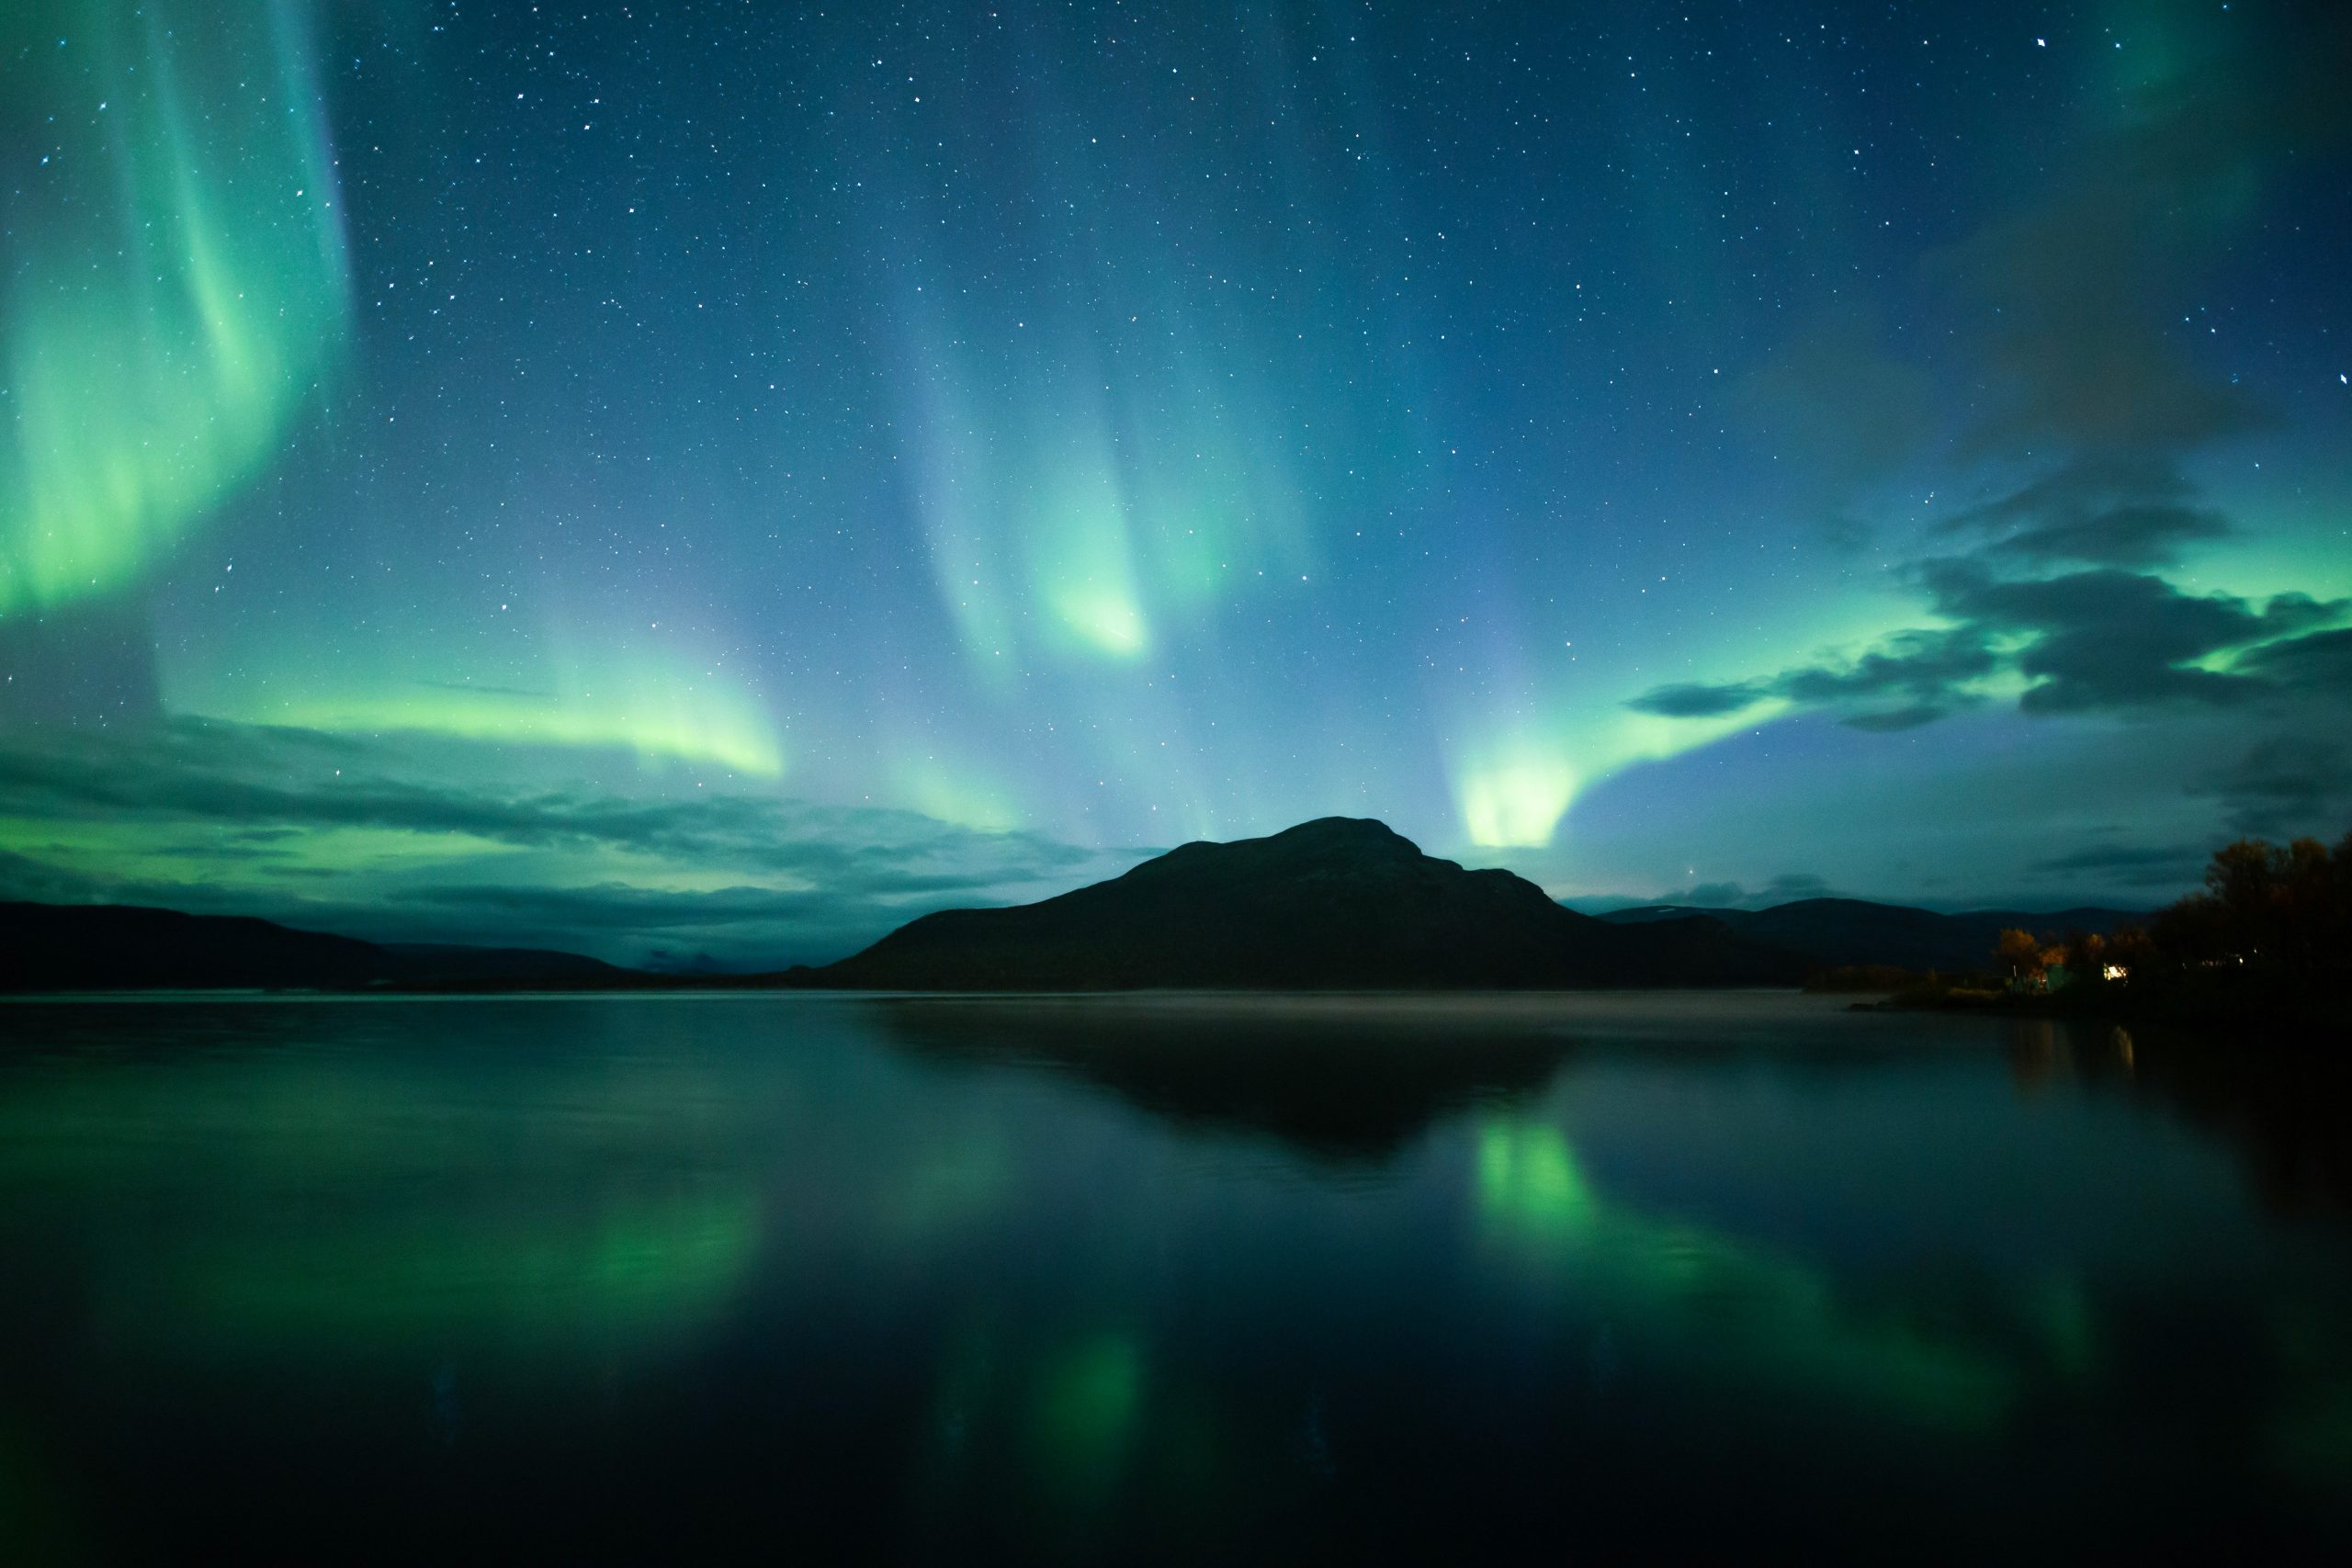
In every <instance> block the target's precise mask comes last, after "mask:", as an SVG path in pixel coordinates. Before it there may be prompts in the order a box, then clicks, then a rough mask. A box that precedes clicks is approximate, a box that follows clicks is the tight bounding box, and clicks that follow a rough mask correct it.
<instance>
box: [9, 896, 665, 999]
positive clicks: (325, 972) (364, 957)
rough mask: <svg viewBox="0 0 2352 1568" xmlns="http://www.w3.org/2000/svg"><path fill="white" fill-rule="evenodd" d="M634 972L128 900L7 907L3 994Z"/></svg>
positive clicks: (543, 980) (599, 981) (553, 979)
mask: <svg viewBox="0 0 2352 1568" xmlns="http://www.w3.org/2000/svg"><path fill="white" fill-rule="evenodd" d="M632 977H633V976H631V973H630V971H628V970H626V969H616V968H615V967H614V966H613V965H611V964H603V963H599V962H598V961H597V960H595V959H594V958H583V957H582V956H580V955H579V954H578V953H546V952H540V951H538V950H537V949H532V948H512V947H451V946H431V945H421V944H420V945H405V944H403V945H387V944H380V943H377V942H361V941H358V940H357V939H356V938H353V937H347V936H328V935H326V934H324V933H322V932H320V931H297V930H295V929H294V928H292V927H290V926H281V925H278V924H277V923H276V922H274V921H270V920H262V919H253V918H252V917H250V916H243V915H184V914H181V913H179V912H178V911H176V910H174V909H149V908H138V907H136V906H131V905H121V904H87V905H85V904H6V903H0V991H18V992H21V991H128V990H209V989H243V988H255V987H259V988H266V989H267V988H292V989H304V990H337V991H344V990H361V989H366V988H369V987H387V986H398V987H416V988H432V987H459V986H467V987H550V986H611V985H615V984H618V983H621V982H624V981H627V980H629V979H631V978H632Z"/></svg>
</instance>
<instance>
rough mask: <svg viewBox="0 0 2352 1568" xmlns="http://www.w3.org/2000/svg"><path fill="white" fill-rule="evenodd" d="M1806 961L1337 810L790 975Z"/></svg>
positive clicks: (1752, 975) (938, 978)
mask: <svg viewBox="0 0 2352 1568" xmlns="http://www.w3.org/2000/svg"><path fill="white" fill-rule="evenodd" d="M1805 968H1806V964H1805V962H1804V960H1803V959H1802V958H1801V957H1799V956H1798V955H1796V954H1793V953H1789V952H1786V951H1783V950H1781V949H1779V948H1776V947H1774V946H1771V945H1770V944H1769V943H1765V942H1758V941H1757V940H1755V939H1754V938H1752V937H1749V936H1747V935H1746V934H1745V933H1742V932H1739V931H1734V930H1732V929H1731V928H1730V926H1729V925H1728V924H1727V923H1725V922H1722V921H1716V920H1711V919H1691V920H1679V919H1678V920H1669V921H1666V922H1663V923H1661V924H1659V925H1657V926H1644V925H1642V924H1640V923H1638V922H1635V923H1627V922H1611V921H1605V920H1599V919H1593V918H1591V917H1590V916H1587V915H1580V914H1577V912H1576V911H1574V910H1572V909H1568V908H1563V907H1562V906H1561V905H1559V904H1558V903H1556V902H1555V901H1554V900H1553V899H1552V898H1551V897H1550V896H1549V895H1547V894H1546V893H1544V890H1543V889H1542V888H1540V887H1538V886H1535V885H1534V884H1533V883H1532V882H1529V881H1527V880H1526V879H1525V878H1523V877H1520V876H1517V875H1514V874H1511V873H1510V872H1508V871H1468V870H1464V868H1463V867H1462V866H1460V865H1457V864H1456V863H1453V862H1452V861H1446V860H1438V859H1436V858H1434V857H1432V856H1430V855H1425V854H1423V853H1422V852H1420V850H1419V847H1418V846H1416V845H1415V844H1413V843H1412V842H1411V841H1410V840H1407V839H1405V838H1403V837H1401V836H1399V835H1398V834H1397V833H1396V832H1394V831H1392V830H1391V829H1389V828H1388V827H1387V826H1386V825H1385V824H1383V823H1380V822H1375V821H1371V820H1369V819H1363V818H1344V817H1327V818H1320V819H1318V820H1317V821H1312V822H1306V823H1302V824H1300V825H1299V826H1297V827H1295V828H1292V829H1287V830H1285V831H1283V832H1280V833H1275V834H1272V835H1271V836H1269V837H1266V838H1262V839H1243V840H1236V841H1234V842H1231V843H1205V842H1202V843H1191V844H1185V845H1183V846H1182V847H1180V848H1178V849H1174V850H1171V851H1170V852H1168V853H1166V854H1164V855H1160V856H1159V857H1157V858H1156V859H1152V860H1148V861H1146V862H1144V863H1142V864H1141V865H1138V866H1136V867H1135V868H1134V869H1133V870H1131V871H1129V872H1127V873H1126V874H1125V875H1122V876H1117V877H1114V878H1112V879H1111V880H1109V881H1107V882H1100V883H1096V884H1094V885H1093V886H1090V887H1081V888H1079V889H1077V890H1076V891H1074V892H1070V893H1065V894H1063V895H1061V896H1060V897H1055V898H1047V899H1045V900H1043V901H1042V902H1039V903H1035V904H1023V905H1016V906H1014V907H1012V908H998V909H948V910H943V911H941V912H939V913H937V914H932V915H925V916H923V917H922V919H917V920H913V921H910V923H908V924H907V925H904V926H901V927H899V929H898V930H897V931H893V932H891V933H890V934H889V935H888V936H886V937H884V938H883V939H882V940H881V941H880V942H876V943H875V944H874V945H873V946H871V947H869V948H867V949H865V951H864V952H863V953H856V954H854V956H852V957H849V958H845V959H842V961H841V962H839V963H837V964H827V965H825V966H824V967H822V968H819V969H798V970H795V971H792V972H791V974H790V976H788V980H787V983H790V984H796V985H806V986H823V987H848V988H856V989H877V990H932V991H942V990H980V991H987V990H999V991H1002V990H1038V991H1052V990H1132V989H1139V988H1148V987H1170V988H1182V987H1199V988H1206V987H1235V988H1245V989H1249V988H1263V989H1274V988H1297V989H1334V990H1337V989H1471V988H1495V989H1512V988H1537V987H1670V986H1785V985H1795V984H1797V983H1798V982H1799V981H1801V980H1802V979H1803V978H1804V970H1805Z"/></svg>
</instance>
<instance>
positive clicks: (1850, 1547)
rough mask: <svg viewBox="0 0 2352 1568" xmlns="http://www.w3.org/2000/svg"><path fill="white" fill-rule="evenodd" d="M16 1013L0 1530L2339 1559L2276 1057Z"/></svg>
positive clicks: (1247, 1015)
mask: <svg viewBox="0 0 2352 1568" xmlns="http://www.w3.org/2000/svg"><path fill="white" fill-rule="evenodd" d="M5 1017H6V1023H7V1024H8V1026H9V1028H8V1031H7V1035H6V1038H7V1040H8V1042H9V1043H8V1045H7V1046H6V1050H5V1052H0V1249H5V1256H6V1258H8V1259H9V1260H10V1264H11V1268H10V1280H11V1287H12V1288H11V1291H10V1292H8V1293H7V1295H6V1299H5V1300H4V1301H0V1552H8V1553H10V1554H12V1555H23V1554H25V1553H26V1552H28V1551H33V1550H35V1549H38V1550H39V1551H40V1552H41V1553H43V1554H45V1555H62V1556H67V1557H72V1556H76V1555H89V1556H103V1557H107V1558H120V1557H132V1558H138V1557H150V1556H169V1557H180V1556H187V1555H191V1554H194V1553H195V1552H197V1551H201V1550H204V1549H208V1548H225V1549H229V1550H235V1551H243V1552H244V1553H246V1554H248V1555H252V1554H262V1555H271V1554H286V1553H291V1552H303V1553H305V1554H311V1553H313V1552H316V1551H329V1552H332V1553H333V1554H334V1555H338V1556H343V1555H351V1554H353V1553H355V1552H356V1553H358V1554H361V1555H371V1554H379V1553H380V1554H382V1555H403V1554H411V1553H413V1552H416V1551H447V1550H451V1549H455V1550H458V1551H464V1552H468V1553H478V1552H483V1551H530V1552H532V1553H533V1554H535V1555H547V1554H555V1555H562V1556H605V1555H662V1556H676V1555H680V1554H692V1553H694V1552H696V1551H712V1550H718V1549H721V1548H727V1547H739V1548H740V1547H742V1546H746V1545H751V1544H758V1545H761V1546H762V1547H763V1548H764V1549H775V1550H781V1549H784V1548H787V1547H788V1548H792V1549H797V1550H803V1551H816V1552H820V1553H827V1554H842V1553H853V1552H854V1553H858V1554H874V1553H880V1554H887V1555H911V1556H915V1557H939V1558H952V1559H955V1560H958V1561H963V1560H968V1558H970V1557H971V1556H974V1555H989V1554H992V1553H1009V1554H1016V1555H1020V1556H1023V1557H1029V1558H1045V1559H1049V1560H1050V1559H1059V1560H1083V1559H1098V1560H1099V1559H1106V1558H1114V1557H1117V1558H1132V1557H1136V1556H1142V1557H1159V1558H1173V1557H1186V1556H1200V1555H1225V1556H1233V1555H1242V1556H1252V1557H1275V1556H1284V1555H1291V1556H1295V1555H1299V1554H1302V1553H1303V1554H1306V1555H1310V1556H1312V1555H1331V1556H1337V1557H1341V1558H1346V1559H1351V1560H1352V1559H1356V1558H1363V1557H1384V1556H1385V1557H1401V1556H1411V1555H1430V1554H1437V1555H1448V1556H1451V1555H1459V1554H1461V1553H1463V1552H1465V1551H1468V1552H1473V1553H1476V1552H1478V1551H1497V1550H1501V1549H1504V1548H1506V1547H1518V1546H1525V1545H1530V1544H1533V1545H1540V1546H1542V1547H1543V1548H1544V1550H1545V1551H1547V1552H1567V1553H1573V1552H1575V1551H1606V1552H1615V1553H1621V1554H1622V1553H1625V1552H1639V1553H1642V1554H1645V1555H1656V1554H1659V1553H1668V1552H1693V1551H1696V1552H1704V1553H1709V1554H1713V1555H1734V1554H1737V1555H1744V1556H1745V1555H1756V1554H1759V1553H1770V1552H1776V1551H1811V1552H1815V1553H1826V1554H1830V1555H1866V1554H1868V1555H1878V1554H1883V1553H1885V1552H1889V1551H1905V1554H1906V1555H1909V1556H1920V1555H1927V1556H1936V1555H1942V1554H1949V1555H1955V1556H1964V1555H1981V1554H1983V1553H1985V1552H1987V1551H1993V1550H1996V1548H1998V1549H2000V1550H2003V1551H2005V1552H2008V1553H2010V1554H2014V1553H2015V1551H2017V1549H2018V1543H2019V1542H2024V1543H2027V1551H2026V1554H2027V1555H2049V1556H2053V1557H2060V1556H2070V1555H2079V1554H2082V1553H2085V1552H2097V1553H2098V1554H2102V1555H2105V1554H2112V1553H2116V1552H2121V1551H2159V1550H2161V1551H2173V1552H2177V1551H2179V1550H2182V1549H2183V1548H2184V1547H2191V1548H2193V1547H2196V1546H2199V1545H2206V1546H2213V1545H2217V1544H2219V1543H2221V1542H2223V1541H2227V1542H2229V1543H2231V1544H2232V1547H2233V1550H2236V1551H2246V1550H2257V1551H2266V1552H2268V1553H2269V1554H2271V1555H2273V1556H2283V1557H2290V1558H2291V1557H2296V1556H2312V1557H2317V1556H2324V1555H2325V1554H2327V1553H2328V1552H2329V1551H2334V1550H2336V1549H2339V1548H2341V1547H2343V1546H2344V1545H2346V1543H2347V1542H2352V1489H2347V1485H2346V1475H2347V1472H2352V1330H2347V1328H2346V1325H2347V1324H2352V1239H2347V1234H2346V1227H2345V1226H2344V1225H2343V1224H2342V1223H2341V1222H2342V1219H2343V1217H2344V1215H2345V1213H2346V1210H2345V1209H2344V1207H2343V1200H2344V1195H2345V1187H2344V1184H2343V1182H2342V1180H2341V1178H2342V1174H2343V1172H2344V1170H2345V1169H2346V1166H2345V1163H2344V1161H2343V1158H2342V1155H2343V1150H2344V1141H2343V1129H2344V1126H2345V1120H2344V1116H2343V1110H2344V1106H2345V1103H2346V1102H2345V1100H2343V1099H2342V1098H2341V1097H2340V1093H2339V1091H2340V1089H2341V1088H2342V1085H2341V1083H2340V1081H2339V1080H2337V1079H2335V1077H2331V1076H2330V1075H2329V1074H2327V1073H2324V1072H2322V1071H2320V1070H2319V1069H2317V1068H2315V1067H2312V1066H2308V1065H2305V1066H2301V1067H2296V1066H2290V1065H2289V1064H2288V1059H2287V1058H2286V1057H2283V1056H2282V1055H2280V1054H2278V1053H2277V1052H2275V1051H2274V1052H2271V1053H2269V1054H2268V1055H2267V1056H2263V1057H2259V1058H2257V1057H2256V1055H2255V1054H2254V1053H2252V1052H2250V1051H2246V1050H2240V1051H2237V1052H2234V1053H2228V1054H2217V1053H2213V1052H2211V1051H2210V1050H2209V1051H2204V1052H2201V1053H2200V1052H2199V1051H2198V1050H2197V1049H2196V1048H2194V1047H2192V1046H2190V1045H2189V1044H2188V1043H2183V1042H2175V1041H2165V1040H2155V1039H2131V1038H2125V1037H2119V1036H2116V1035H2114V1034H2112V1033H2111V1032H2107V1031H2094V1030H2086V1029H2083V1028H2074V1027H2064V1026H2058V1025H2049V1026H2044V1025H2040V1024H2016V1023H1996V1022H1989V1021H1984V1020H1948V1019H1905V1018H1888V1017H1883V1016H1855V1015H1849V1014H1847V1013H1844V1012H1842V1011H1839V1010H1836V1009H1835V1008H1834V1007H1833V1006H1829V1005H1825V1004H1822V1003H1820V1002H1817V1001H1815V1000H1813V999H1810V998H1786V997H1746V998H1742V997H1707V998H1678V997H1650V998H1609V997H1577V998H1542V997H1516V998H1362V997H1355V998H1295V997H1280V998H1229V997H1227V998H1220V997H1130V998H1101V999H1047V998H1033V999H1026V1000H1024V999H1017V998H990V999H956V998H862V999H861V998H825V997H784V998H776V997H723V998H695V997H668V998H617V997H606V998H582V999H563V998H517V999H505V1000H495V1001H466V1000H455V999H452V1000H417V1001H383V1000H378V1001H349V1002H341V1001H327V1000H283V1001H251V1002H223V1001H194V1000H189V1001H179V1002H145V1003H124V1004H119V1005H108V1006H88V1007H52V1006H32V1005H21V1006H13V1007H10V1008H8V1009H7V1010H6V1015H5ZM2257 1059H2259V1060H2261V1061H2262V1062H2264V1063H2265V1066H2264V1067H2263V1070H2262V1071H2261V1072H2256V1071H2254V1070H2253V1066H2252V1064H2253V1063H2255V1062H2256V1060H2257ZM2298 1086H2300V1088H2301V1092H2300V1093H2298V1092H2295V1090H2296V1089H2297V1087H2298ZM2331 1097H2334V1098H2331ZM361 1520H365V1521H367V1523H366V1525H365V1527H364V1528H365V1536H364V1539H356V1538H355V1536H354V1535H353V1533H352V1532H353V1531H354V1530H355V1529H358V1528H360V1527H359V1526H358V1525H357V1524H356V1521H361Z"/></svg>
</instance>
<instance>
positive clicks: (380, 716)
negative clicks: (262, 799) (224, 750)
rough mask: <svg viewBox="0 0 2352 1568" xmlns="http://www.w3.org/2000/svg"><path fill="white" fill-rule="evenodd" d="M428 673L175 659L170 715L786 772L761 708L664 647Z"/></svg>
mask: <svg viewBox="0 0 2352 1568" xmlns="http://www.w3.org/2000/svg"><path fill="white" fill-rule="evenodd" d="M355 667H356V668H355ZM425 673H426V671H420V670H417V669H414V668H413V667H412V668H402V669H398V670H391V669H380V668H377V667H375V666H374V665H373V663H372V661H369V660H348V661H345V663H344V664H340V665H336V666H332V667H328V668H325V669H321V668H319V667H317V666H316V665H315V663H313V664H307V665H306V664H304V663H302V662H300V661H291V662H289V664H288V666H286V667H285V668H284V670H282V671H281V672H280V673H278V674H277V675H276V676H275V677H273V678H272V679H271V680H269V681H267V682H248V681H245V680H242V679H239V678H238V677H236V676H235V675H233V674H230V673H225V672H221V673H216V672H211V671H180V670H179V669H178V668H177V667H176V666H175V664H173V663H171V662H166V664H165V665H164V671H163V674H164V701H165V704H166V705H167V706H168V707H170V708H172V709H173V710H175V711H176V712H181V713H186V714H190V715H198V716H204V717H207V718H217V719H225V720H228V721H230V722H232V723H238V724H265V725H278V726H290V727H293V728H302V729H317V730H327V731H341V732H353V733H368V734H382V733H393V734H403V733H405V734H416V735H430V736H443V737H448V738H450V739H458V740H469V741H486V742H494V743H501V744H505V745H513V746H541V747H562V748H575V749H601V750H615V751H627V752H632V753H634V754H635V755H636V756H637V758H638V760H639V762H641V763H645V764H672V763H708V764H714V765H717V766H718V767H722V768H727V769H729V770H732V771H733V772H735V773H742V774H745V775H748V776H750V777H752V778H760V779H774V778H780V777H782V776H783V774H784V772H785V768H786V756H785V751H784V745H783V741H782V739H781V738H780V737H779V736H778V734H777V730H776V724H775V718H774V716H772V715H771V713H770V711H769V709H768V707H767V705H766V704H765V703H763V701H762V700H761V699H760V698H759V697H758V696H756V695H755V694H752V692H750V691H748V690H746V689H745V688H744V687H742V686H741V684H739V683H738V682H736V681H735V680H734V679H733V678H732V677H731V676H729V675H727V674H726V673H724V672H723V671H721V670H720V669H718V667H717V666H716V665H715V664H713V663H709V662H703V663H700V664H698V665H697V664H689V663H687V662H686V661H685V660H684V658H683V657H681V656H680V655H678V654H676V653H673V652H672V651H670V650H667V649H629V648H626V647H618V646H615V647H610V648H605V649H596V648H592V647H590V646H588V645H585V644H582V645H581V646H580V647H579V648H578V649H577V650H572V651H568V653H560V654H559V655H558V656H555V657H551V658H549V659H548V660H545V661H544V663H543V665H542V666H541V667H539V668H537V669H536V670H533V671H529V672H527V673H526V675H525V677H524V683H517V684H513V685H509V684H500V683H492V682H480V683H477V682H473V681H471V680H468V679H451V678H437V679H427V678H424V675H425ZM371 676H372V678H369V677H371Z"/></svg>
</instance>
